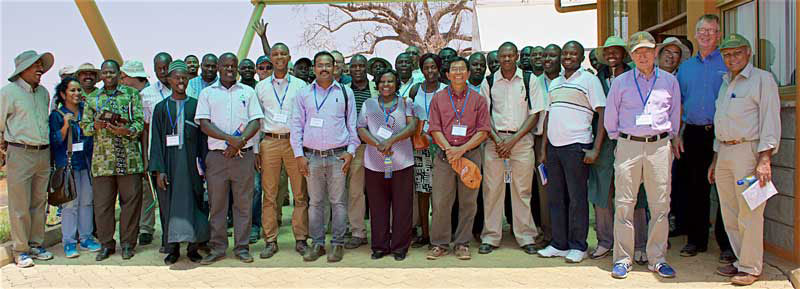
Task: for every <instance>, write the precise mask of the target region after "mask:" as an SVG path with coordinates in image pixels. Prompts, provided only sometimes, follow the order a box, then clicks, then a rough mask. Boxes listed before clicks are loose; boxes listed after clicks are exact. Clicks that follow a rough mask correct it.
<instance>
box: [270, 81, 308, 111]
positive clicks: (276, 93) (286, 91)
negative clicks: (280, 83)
mask: <svg viewBox="0 0 800 289" xmlns="http://www.w3.org/2000/svg"><path fill="white" fill-rule="evenodd" d="M272 80H275V77H272ZM270 83H272V82H270ZM291 83H292V79H291V78H289V77H287V78H286V88H285V89H284V90H283V97H281V98H278V91H277V90H275V84H274V83H272V92H274V93H275V100H277V101H278V107H279V108H280V109H281V110H283V102H284V101H285V100H286V93H288V92H289V84H291ZM314 93H316V90H315V91H314ZM314 100H316V96H315V97H314ZM317 110H319V109H317Z"/></svg>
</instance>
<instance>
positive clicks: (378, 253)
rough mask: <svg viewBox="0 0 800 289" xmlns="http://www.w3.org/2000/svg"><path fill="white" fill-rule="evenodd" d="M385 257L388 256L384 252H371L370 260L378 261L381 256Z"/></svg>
mask: <svg viewBox="0 0 800 289" xmlns="http://www.w3.org/2000/svg"><path fill="white" fill-rule="evenodd" d="M386 255H388V253H386V252H381V251H373V252H372V255H371V256H370V258H371V259H372V260H378V259H380V258H383V256H386Z"/></svg>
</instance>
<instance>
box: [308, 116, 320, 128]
mask: <svg viewBox="0 0 800 289" xmlns="http://www.w3.org/2000/svg"><path fill="white" fill-rule="evenodd" d="M322 123H323V121H322V119H321V118H315V117H312V118H311V122H310V123H309V124H310V125H311V127H322Z"/></svg>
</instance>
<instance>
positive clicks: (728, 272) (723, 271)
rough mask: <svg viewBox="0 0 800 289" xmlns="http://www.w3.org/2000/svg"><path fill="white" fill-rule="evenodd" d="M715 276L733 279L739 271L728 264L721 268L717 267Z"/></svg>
mask: <svg viewBox="0 0 800 289" xmlns="http://www.w3.org/2000/svg"><path fill="white" fill-rule="evenodd" d="M717 274H719V275H721V276H725V277H733V276H736V274H739V269H736V267H734V266H733V265H731V264H728V265H725V266H722V267H717Z"/></svg>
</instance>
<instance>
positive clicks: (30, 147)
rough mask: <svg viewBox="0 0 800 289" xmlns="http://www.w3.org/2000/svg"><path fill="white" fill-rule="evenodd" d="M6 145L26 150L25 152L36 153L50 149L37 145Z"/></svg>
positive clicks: (47, 146)
mask: <svg viewBox="0 0 800 289" xmlns="http://www.w3.org/2000/svg"><path fill="white" fill-rule="evenodd" d="M7 144H8V145H10V146H13V147H18V148H23V149H26V150H36V151H40V150H46V149H48V148H50V145H38V146H35V145H27V144H21V143H15V142H7Z"/></svg>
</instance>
